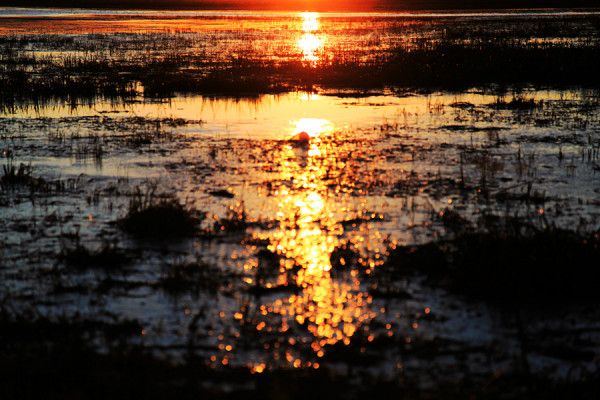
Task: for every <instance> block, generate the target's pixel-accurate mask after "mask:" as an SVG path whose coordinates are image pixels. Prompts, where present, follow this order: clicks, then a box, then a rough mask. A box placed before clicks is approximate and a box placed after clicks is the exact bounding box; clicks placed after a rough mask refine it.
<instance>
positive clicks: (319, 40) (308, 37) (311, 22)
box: [298, 12, 325, 66]
mask: <svg viewBox="0 0 600 400" xmlns="http://www.w3.org/2000/svg"><path fill="white" fill-rule="evenodd" d="M300 18H302V27H301V30H302V35H301V36H300V38H299V39H298V47H299V49H300V51H301V52H302V61H304V62H307V63H309V64H311V65H313V66H314V65H316V64H317V62H319V61H320V59H321V57H320V53H321V52H322V50H323V46H324V44H325V38H324V37H323V35H318V34H317V33H316V32H318V31H319V28H320V25H319V14H318V13H314V12H305V13H300Z"/></svg>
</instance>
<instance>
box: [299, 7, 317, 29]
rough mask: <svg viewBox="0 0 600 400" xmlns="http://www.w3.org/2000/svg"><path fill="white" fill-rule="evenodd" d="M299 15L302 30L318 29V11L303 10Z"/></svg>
mask: <svg viewBox="0 0 600 400" xmlns="http://www.w3.org/2000/svg"><path fill="white" fill-rule="evenodd" d="M300 17H302V31H303V32H314V31H316V30H319V13H316V12H303V13H300Z"/></svg>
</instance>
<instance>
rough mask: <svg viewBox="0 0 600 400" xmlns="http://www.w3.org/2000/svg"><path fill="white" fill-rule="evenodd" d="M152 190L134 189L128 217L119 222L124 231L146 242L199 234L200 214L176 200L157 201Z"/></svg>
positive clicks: (168, 198)
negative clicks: (195, 213)
mask: <svg viewBox="0 0 600 400" xmlns="http://www.w3.org/2000/svg"><path fill="white" fill-rule="evenodd" d="M155 190H156V189H155V188H150V189H148V190H147V191H146V193H145V194H142V192H141V190H140V189H139V188H136V190H135V192H134V194H133V196H132V198H131V200H130V202H129V209H128V211H127V215H126V216H125V217H124V218H122V219H121V220H119V226H120V227H121V228H122V229H123V230H124V231H126V232H128V233H130V234H132V235H134V236H137V237H139V238H145V239H174V238H181V237H188V236H192V235H194V234H195V233H197V232H198V229H199V223H200V221H201V219H202V218H203V217H204V216H203V215H194V212H193V211H192V210H189V209H187V208H186V207H184V206H182V205H181V204H180V203H179V202H178V201H177V200H176V199H174V198H171V197H167V198H164V197H162V198H159V197H158V196H157V195H156V194H155Z"/></svg>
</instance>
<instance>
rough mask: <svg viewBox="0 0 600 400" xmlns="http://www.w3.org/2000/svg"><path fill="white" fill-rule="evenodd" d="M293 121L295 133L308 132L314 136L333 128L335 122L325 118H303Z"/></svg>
mask: <svg viewBox="0 0 600 400" xmlns="http://www.w3.org/2000/svg"><path fill="white" fill-rule="evenodd" d="M292 123H293V125H294V129H293V132H292V133H293V134H298V133H300V132H306V133H308V135H309V136H310V137H313V138H314V137H319V136H321V134H323V133H326V132H331V131H332V130H333V124H332V123H331V122H330V121H328V120H326V119H324V118H301V119H299V120H297V121H293V122H292Z"/></svg>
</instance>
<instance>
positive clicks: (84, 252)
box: [58, 243, 129, 270]
mask: <svg viewBox="0 0 600 400" xmlns="http://www.w3.org/2000/svg"><path fill="white" fill-rule="evenodd" d="M58 259H59V260H60V261H62V262H64V263H65V264H66V265H67V266H68V267H72V268H75V269H80V270H84V269H90V268H105V269H116V268H120V267H122V266H123V265H125V264H127V263H128V262H129V257H128V256H127V255H126V254H125V253H123V252H122V251H119V250H118V249H116V248H115V247H114V246H111V245H108V244H107V245H104V246H102V248H100V249H99V250H96V251H94V250H90V249H88V248H86V247H85V246H83V245H81V244H80V243H77V244H76V245H75V247H73V248H70V249H67V248H65V249H63V250H62V252H61V253H60V254H59V256H58Z"/></svg>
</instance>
